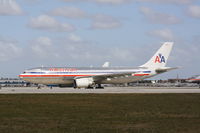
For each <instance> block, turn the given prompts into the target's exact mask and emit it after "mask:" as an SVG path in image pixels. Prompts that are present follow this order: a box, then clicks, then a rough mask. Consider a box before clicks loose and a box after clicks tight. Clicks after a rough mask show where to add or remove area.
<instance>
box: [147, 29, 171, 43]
mask: <svg viewBox="0 0 200 133" xmlns="http://www.w3.org/2000/svg"><path fill="white" fill-rule="evenodd" d="M148 34H149V35H151V36H154V37H157V38H160V39H163V40H164V41H172V40H174V39H175V37H174V35H173V33H172V31H171V30H170V29H162V30H154V31H151V32H149V33H148Z"/></svg>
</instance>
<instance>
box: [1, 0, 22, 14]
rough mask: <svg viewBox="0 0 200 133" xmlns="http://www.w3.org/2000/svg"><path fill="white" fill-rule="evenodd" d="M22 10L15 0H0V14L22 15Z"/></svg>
mask: <svg viewBox="0 0 200 133" xmlns="http://www.w3.org/2000/svg"><path fill="white" fill-rule="evenodd" d="M22 14H23V11H22V9H21V8H20V6H19V5H18V4H17V2H16V1H15V0H0V15H3V16H4V15H5V16H6V15H22Z"/></svg>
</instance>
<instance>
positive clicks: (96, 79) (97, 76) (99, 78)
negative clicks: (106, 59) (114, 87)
mask: <svg viewBox="0 0 200 133" xmlns="http://www.w3.org/2000/svg"><path fill="white" fill-rule="evenodd" d="M134 73H135V72H124V73H113V74H102V75H94V76H86V77H85V76H84V77H76V78H75V79H80V78H93V79H94V81H95V82H98V81H102V80H105V79H107V78H119V77H128V76H132V75H133V74H134Z"/></svg>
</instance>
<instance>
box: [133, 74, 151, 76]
mask: <svg viewBox="0 0 200 133" xmlns="http://www.w3.org/2000/svg"><path fill="white" fill-rule="evenodd" d="M147 75H149V74H134V76H147Z"/></svg>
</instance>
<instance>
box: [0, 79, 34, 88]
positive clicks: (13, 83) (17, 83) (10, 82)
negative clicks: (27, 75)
mask: <svg viewBox="0 0 200 133" xmlns="http://www.w3.org/2000/svg"><path fill="white" fill-rule="evenodd" d="M0 86H1V87H27V86H36V85H35V84H31V83H28V82H26V81H23V80H21V79H18V78H0Z"/></svg>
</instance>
